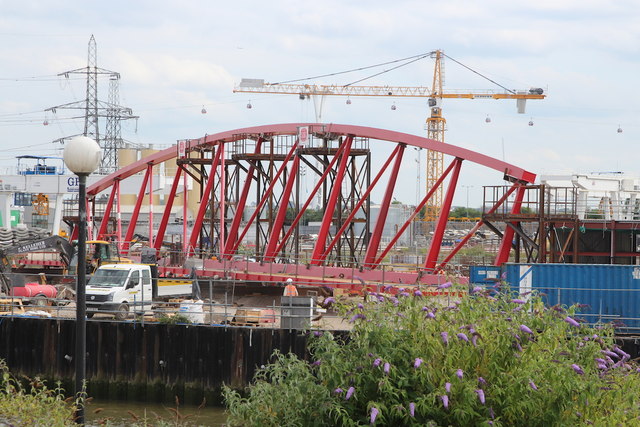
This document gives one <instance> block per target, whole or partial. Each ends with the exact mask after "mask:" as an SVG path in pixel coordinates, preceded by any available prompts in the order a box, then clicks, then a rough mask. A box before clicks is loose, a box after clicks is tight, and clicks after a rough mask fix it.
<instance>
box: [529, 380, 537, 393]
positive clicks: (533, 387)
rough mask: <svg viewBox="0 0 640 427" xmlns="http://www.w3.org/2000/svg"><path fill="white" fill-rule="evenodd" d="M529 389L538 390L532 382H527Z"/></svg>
mask: <svg viewBox="0 0 640 427" xmlns="http://www.w3.org/2000/svg"><path fill="white" fill-rule="evenodd" d="M529 387H531V388H532V389H534V390H536V391H537V390H538V387H537V386H536V383H534V382H533V381H532V380H529Z"/></svg>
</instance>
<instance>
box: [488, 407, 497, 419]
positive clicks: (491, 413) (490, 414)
mask: <svg viewBox="0 0 640 427" xmlns="http://www.w3.org/2000/svg"><path fill="white" fill-rule="evenodd" d="M489 416H490V417H491V418H495V417H496V413H495V412H493V408H489Z"/></svg>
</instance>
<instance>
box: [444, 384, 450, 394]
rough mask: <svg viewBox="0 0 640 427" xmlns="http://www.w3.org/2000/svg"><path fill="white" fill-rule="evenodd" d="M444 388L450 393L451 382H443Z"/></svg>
mask: <svg viewBox="0 0 640 427" xmlns="http://www.w3.org/2000/svg"><path fill="white" fill-rule="evenodd" d="M444 389H445V390H446V391H447V393H451V383H445V384H444Z"/></svg>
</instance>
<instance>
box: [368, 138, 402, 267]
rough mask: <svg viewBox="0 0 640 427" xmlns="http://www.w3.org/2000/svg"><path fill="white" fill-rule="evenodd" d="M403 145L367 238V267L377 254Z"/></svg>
mask: <svg viewBox="0 0 640 427" xmlns="http://www.w3.org/2000/svg"><path fill="white" fill-rule="evenodd" d="M405 147H406V145H404V144H400V145H399V151H398V156H397V157H396V162H395V163H394V165H393V169H392V170H391V176H390V177H389V181H388V183H387V189H386V191H385V193H384V197H383V199H382V204H381V205H380V213H379V214H378V219H377V220H376V225H375V227H374V229H373V233H371V239H370V240H369V245H368V246H367V252H366V254H365V258H364V265H365V266H366V267H368V268H371V267H372V266H373V264H374V262H375V259H376V255H377V254H378V249H379V247H380V240H381V239H382V231H383V230H384V224H385V222H386V221H387V213H388V212H389V206H391V200H392V199H393V190H394V189H395V187H396V181H397V180H398V172H399V171H400V165H401V164H402V155H403V154H404V149H405Z"/></svg>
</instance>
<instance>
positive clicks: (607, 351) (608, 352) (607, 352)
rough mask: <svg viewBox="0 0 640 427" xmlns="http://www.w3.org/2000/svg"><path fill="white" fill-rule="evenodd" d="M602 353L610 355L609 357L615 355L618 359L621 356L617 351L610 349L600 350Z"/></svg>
mask: <svg viewBox="0 0 640 427" xmlns="http://www.w3.org/2000/svg"><path fill="white" fill-rule="evenodd" d="M600 353H602V354H604V355H606V356H609V357H615V358H616V359H619V358H620V356H619V355H618V354H616V353H614V352H613V351H610V350H600Z"/></svg>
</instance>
